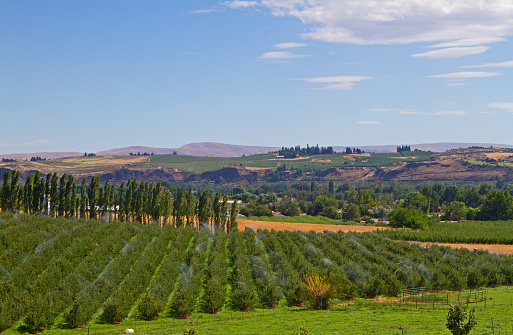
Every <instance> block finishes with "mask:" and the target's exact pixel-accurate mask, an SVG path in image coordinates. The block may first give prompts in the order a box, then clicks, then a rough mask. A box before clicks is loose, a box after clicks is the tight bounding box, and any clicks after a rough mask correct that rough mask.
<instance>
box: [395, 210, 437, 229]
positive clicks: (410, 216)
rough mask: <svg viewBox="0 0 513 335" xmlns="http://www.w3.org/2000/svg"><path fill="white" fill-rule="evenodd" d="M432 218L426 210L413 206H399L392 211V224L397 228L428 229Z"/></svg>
mask: <svg viewBox="0 0 513 335" xmlns="http://www.w3.org/2000/svg"><path fill="white" fill-rule="evenodd" d="M430 223H431V219H430V218H429V217H428V216H427V214H425V213H424V212H422V211H420V210H418V209H413V208H399V209H396V210H394V211H392V213H390V226H391V227H395V228H402V227H404V228H413V229H427V228H428V227H429V225H430Z"/></svg>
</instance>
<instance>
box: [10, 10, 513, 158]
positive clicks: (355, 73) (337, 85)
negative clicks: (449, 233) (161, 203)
mask: <svg viewBox="0 0 513 335" xmlns="http://www.w3.org/2000/svg"><path fill="white" fill-rule="evenodd" d="M512 83H513V2H512V1H509V0H508V1H506V0H473V1H460V0H447V1H425V0H402V1H399V0H380V1H370V0H359V1H349V0H315V1H314V0H258V1H221V2H219V1H207V0H195V1H186V0H173V1H130V0H124V1H113V0H111V1H100V0H91V1H64V0H63V1H53V0H47V1H23V0H21V1H20V0H16V1H14V0H13V1H6V0H0V111H1V121H0V124H1V128H0V153H4V154H7V153H19V152H41V151H81V152H85V151H87V152H97V151H101V150H106V149H110V148H115V147H125V146H131V145H143V146H153V147H179V146H181V145H184V144H187V143H191V142H207V141H209V142H221V143H230V144H244V145H264V146H293V145H298V144H299V145H303V146H305V145H306V144H307V143H308V144H310V145H312V144H319V145H324V146H327V145H334V146H339V145H340V146H345V145H351V146H353V145H380V144H415V143H428V142H485V143H503V144H513V131H512V130H511V128H512V127H511V126H512V125H513V122H512V121H513V85H512Z"/></svg>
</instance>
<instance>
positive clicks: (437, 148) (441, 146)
mask: <svg viewBox="0 0 513 335" xmlns="http://www.w3.org/2000/svg"><path fill="white" fill-rule="evenodd" d="M402 145H409V146H410V147H411V150H415V149H419V150H422V151H431V152H445V151H447V150H452V149H460V148H468V147H483V148H489V147H494V148H513V145H509V144H496V143H447V142H443V143H425V144H397V145H367V146H356V147H353V146H351V148H360V149H362V150H363V151H365V152H396V151H397V147H398V146H402ZM333 150H335V151H336V152H344V151H345V150H346V147H333Z"/></svg>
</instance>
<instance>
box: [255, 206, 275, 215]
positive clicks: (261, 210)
mask: <svg viewBox="0 0 513 335" xmlns="http://www.w3.org/2000/svg"><path fill="white" fill-rule="evenodd" d="M253 215H254V216H272V215H273V213H272V212H271V210H270V209H269V208H268V207H267V206H265V205H260V206H256V207H255V208H253Z"/></svg>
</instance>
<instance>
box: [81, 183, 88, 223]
mask: <svg viewBox="0 0 513 335" xmlns="http://www.w3.org/2000/svg"><path fill="white" fill-rule="evenodd" d="M87 203H88V201H87V184H86V180H85V178H82V188H81V189H80V217H81V218H84V219H85V217H86V212H87Z"/></svg>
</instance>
